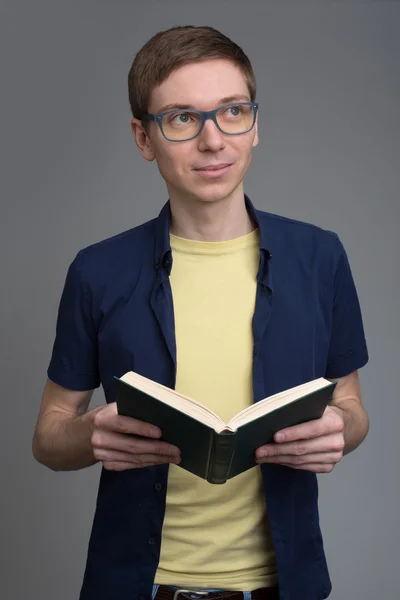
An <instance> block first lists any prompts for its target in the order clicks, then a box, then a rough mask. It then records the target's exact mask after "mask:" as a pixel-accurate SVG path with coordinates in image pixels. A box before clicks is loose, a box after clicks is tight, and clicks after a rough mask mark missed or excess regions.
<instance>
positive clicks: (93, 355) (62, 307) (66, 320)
mask: <svg viewBox="0 0 400 600" xmlns="http://www.w3.org/2000/svg"><path fill="white" fill-rule="evenodd" d="M82 261H83V251H80V252H78V254H77V256H76V258H75V259H74V261H73V262H72V263H71V265H70V266H69V269H68V273H67V276H66V280H65V284H64V289H63V292H62V295H61V300H60V304H59V309H58V316H57V325H56V337H55V341H54V345H53V352H52V356H51V360H50V364H49V367H48V370H47V375H48V377H49V379H51V380H52V381H54V382H55V383H57V384H58V385H61V386H63V387H65V388H67V389H69V390H75V391H78V390H80V391H84V390H92V389H95V388H97V387H99V385H100V377H99V370H98V350H97V332H96V328H95V324H94V322H93V318H92V310H91V300H90V294H89V292H88V290H87V289H86V287H85V285H84V283H83V281H82Z"/></svg>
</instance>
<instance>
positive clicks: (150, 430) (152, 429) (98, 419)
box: [93, 405, 161, 438]
mask: <svg viewBox="0 0 400 600" xmlns="http://www.w3.org/2000/svg"><path fill="white" fill-rule="evenodd" d="M114 411H115V409H114V407H113V406H111V405H109V406H107V407H106V409H104V410H100V411H99V412H98V413H96V414H95V416H94V417H93V423H94V426H95V429H97V428H98V429H106V430H108V431H115V432H118V433H128V434H133V435H140V436H143V437H149V438H159V437H160V436H161V429H160V428H159V427H156V426H155V425H151V424H150V423H145V422H144V421H139V420H138V419H134V418H133V417H125V416H123V415H118V414H115V412H114Z"/></svg>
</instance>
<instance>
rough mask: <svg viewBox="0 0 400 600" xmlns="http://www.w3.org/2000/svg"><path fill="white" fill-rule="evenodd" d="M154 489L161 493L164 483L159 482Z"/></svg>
mask: <svg viewBox="0 0 400 600" xmlns="http://www.w3.org/2000/svg"><path fill="white" fill-rule="evenodd" d="M154 488H155V490H156V491H157V492H160V491H161V490H162V483H160V482H157V483H156V485H155V486H154Z"/></svg>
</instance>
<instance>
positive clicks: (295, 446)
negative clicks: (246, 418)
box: [256, 433, 344, 458]
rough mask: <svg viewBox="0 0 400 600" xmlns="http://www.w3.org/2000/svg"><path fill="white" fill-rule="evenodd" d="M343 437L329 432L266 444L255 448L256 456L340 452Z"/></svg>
mask: <svg viewBox="0 0 400 600" xmlns="http://www.w3.org/2000/svg"><path fill="white" fill-rule="evenodd" d="M343 448H344V438H343V435H342V434H341V433H331V434H328V435H324V436H322V437H318V438H314V439H311V440H297V441H295V442H287V443H282V444H266V445H265V446H261V447H260V448H258V449H257V450H256V457H257V458H261V457H271V456H284V455H285V456H286V455H291V456H292V455H294V456H301V455H306V454H315V453H318V452H342V451H343Z"/></svg>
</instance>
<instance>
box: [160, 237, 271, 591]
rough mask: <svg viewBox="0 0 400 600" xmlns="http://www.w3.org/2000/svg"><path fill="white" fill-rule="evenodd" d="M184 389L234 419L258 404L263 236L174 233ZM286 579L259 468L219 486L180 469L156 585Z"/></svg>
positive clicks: (171, 490) (171, 482) (170, 493)
mask: <svg viewBox="0 0 400 600" xmlns="http://www.w3.org/2000/svg"><path fill="white" fill-rule="evenodd" d="M171 248H172V255H173V266H172V271H171V286H172V293H173V301H174V312H175V332H176V345H177V379H176V390H177V391H179V392H180V393H182V394H186V395H188V396H191V397H192V398H194V399H195V400H199V401H200V402H202V403H203V404H206V405H207V406H209V407H210V408H212V409H213V410H214V411H216V412H217V413H218V414H219V415H220V416H221V417H222V418H223V419H224V420H229V419H230V418H231V417H232V416H234V415H235V414H236V413H238V412H239V411H240V410H242V409H243V408H246V407H247V406H249V405H250V404H252V403H253V393H252V352H253V336H252V318H253V314H254V308H255V297H256V275H257V270H258V264H259V235H258V230H256V231H253V232H251V233H249V234H247V235H245V236H242V237H240V238H236V239H234V240H229V241H225V242H199V241H194V240H186V239H183V238H179V237H176V236H174V235H172V234H171ZM276 582H277V573H276V564H275V553H274V549H273V546H272V540H271V537H270V534H269V528H268V519H267V516H266V504H265V497H264V493H263V487H262V480H261V472H260V468H259V467H255V468H253V469H250V470H249V471H247V472H245V473H242V474H241V475H238V476H237V477H234V478H233V479H231V480H229V481H227V482H226V483H225V484H223V485H213V484H210V483H208V482H207V481H204V480H202V479H200V478H199V477H196V476H195V475H193V474H192V473H189V472H188V471H185V470H184V469H181V468H180V467H179V466H177V465H170V469H169V477H168V487H167V504H166V512H165V519H164V524H163V530H162V542H161V556H160V561H159V566H158V570H157V573H156V577H155V583H158V584H169V585H178V586H188V587H200V588H201V587H202V588H222V589H227V590H254V589H257V588H260V587H264V586H270V585H274V584H275V583H276Z"/></svg>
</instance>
